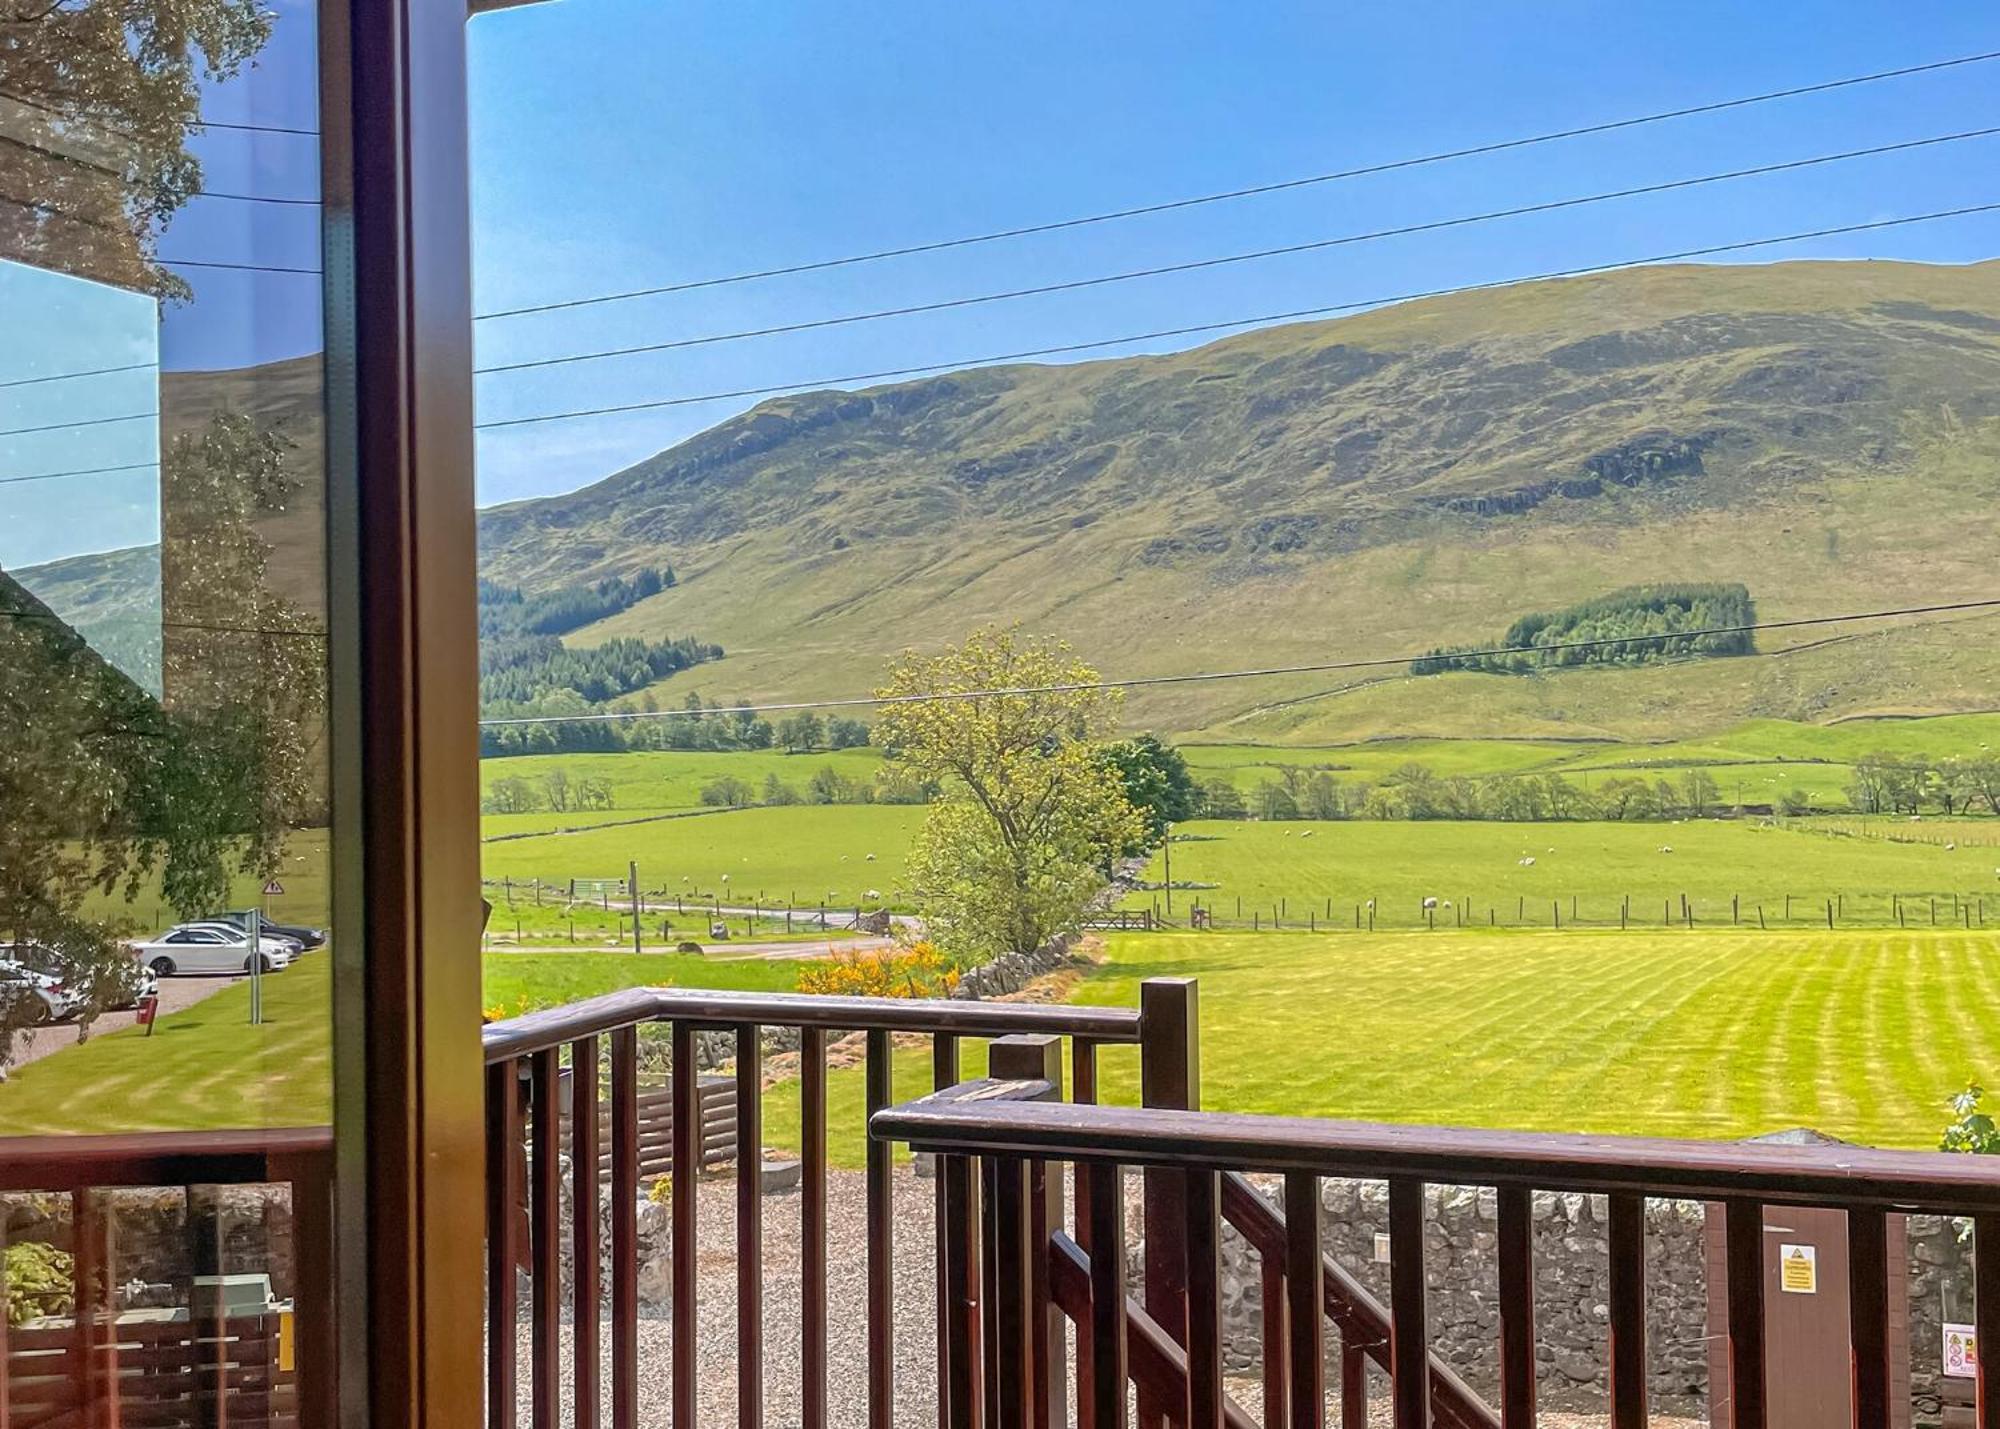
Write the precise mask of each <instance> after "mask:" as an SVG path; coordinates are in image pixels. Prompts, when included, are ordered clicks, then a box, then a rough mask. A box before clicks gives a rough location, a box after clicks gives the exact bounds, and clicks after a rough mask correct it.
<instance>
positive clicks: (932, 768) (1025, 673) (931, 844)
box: [876, 628, 1143, 961]
mask: <svg viewBox="0 0 2000 1429" xmlns="http://www.w3.org/2000/svg"><path fill="white" fill-rule="evenodd" d="M1096 680H1097V672H1096V671H1095V670H1093V669H1091V668H1090V667H1089V666H1088V665H1086V664H1084V663H1083V662H1082V661H1080V660H1078V659H1076V658H1075V656H1074V655H1073V654H1072V653H1071V652H1070V649H1069V647H1068V646H1067V645H1064V644H1062V643H1061V642H1058V641H1052V640H1043V639H1036V638H1033V637H1024V636H1022V635H1020V634H1018V633H1017V632H1015V631H1013V630H1003V629H997V628H987V629H983V630H978V631H975V632H973V633H972V634H971V635H969V636H968V637H967V638H966V640H965V641H964V643H963V644H961V645H958V646H955V647H953V648H951V649H948V650H946V651H945V652H944V653H943V654H941V655H936V656H928V657H926V656H921V655H917V654H914V653H911V654H906V655H904V656H902V657H900V658H899V659H897V660H896V661H895V662H893V663H892V665H891V666H890V670H889V676H888V679H887V680H886V681H885V682H884V683H883V685H882V687H881V688H880V689H879V690H878V691H877V692H876V693H877V694H878V695H880V696H882V697H884V698H888V699H906V698H908V697H911V696H917V697H922V696H953V695H959V694H963V693H965V692H969V691H973V690H991V689H1008V690H1017V689H1018V690H1025V691H1028V693H1022V694H1006V695H989V696H985V697H983V698H979V699H964V698H929V699H926V698H917V699H915V700H913V701H911V702H910V703H901V704H892V705H889V706H887V707H886V708H885V710H884V713H883V715H882V717H881V720H880V723H879V724H878V725H877V727H876V736H877V738H878V741H879V742H880V743H881V744H882V745H883V746H884V747H885V748H890V749H894V750H895V751H896V756H895V757H896V762H897V763H898V764H899V765H901V766H902V767H903V768H905V769H907V770H908V771H909V772H910V774H911V775H912V776H914V777H915V778H918V779H922V780H932V781H935V782H937V783H938V784H939V785H940V786H941V788H942V790H943V793H942V795H941V797H940V798H939V799H938V800H937V801H936V802H934V803H933V804H931V806H930V809H929V812H928V813H927V814H926V816H925V819H924V824H923V827H922V829H921V830H920V831H919V833H918V835H917V839H916V843H915V846H914V847H913V849H912V850H911V854H910V861H909V877H910V883H911V889H912V892H913V894H914V895H915V901H916V903H917V906H918V909H919V910H920V911H921V913H922V914H923V917H924V922H925V926H926V927H927V928H928V929H929V930H930V933H931V936H932V937H933V938H934V939H936V940H937V942H938V943H939V945H940V946H941V947H943V948H944V949H945V950H946V951H947V952H948V953H950V954H952V955H953V956H956V957H959V958H961V959H964V960H967V961H973V960H980V959H984V958H988V957H992V956H994V955H996V954H999V953H1004V952H1011V951H1025V950H1029V949H1033V948H1036V947H1039V946H1041V945H1042V944H1043V943H1045V942H1046V941H1048V939H1049V938H1050V937H1051V936H1053V935H1054V934H1056V933H1058V932H1061V931H1064V930H1066V929H1070V928H1074V927H1075V926H1076V925H1077V924H1078V923H1079V922H1080V921H1081V920H1082V917H1083V915H1084V912H1085V910H1086V909H1087V908H1088V907H1089V906H1090V904H1091V902H1092V901H1093V900H1094V899H1095V898H1096V897H1097V896H1098V894H1099V893H1100V892H1101V891H1102V890H1103V889H1104V887H1105V884H1106V881H1107V864H1108V861H1109V854H1110V851H1112V850H1115V849H1120V848H1124V847H1126V846H1127V845H1129V844H1131V843H1132V842H1133V841H1135V840H1136V839H1138V838H1139V837H1140V836H1141V830H1142V827H1143V826H1142V824H1141V823H1140V816H1139V814H1138V813H1137V811H1135V810H1134V809H1133V808H1132V806H1131V804H1130V803H1128V802H1127V801H1126V798H1125V794H1124V791H1123V789H1122V788H1121V787H1120V784H1119V781H1118V780H1117V779H1116V778H1115V777H1113V776H1112V775H1111V774H1110V772H1109V771H1107V769H1106V768H1105V765H1104V762H1103V761H1102V759H1100V758H1099V757H1098V754H1097V751H1096V748H1095V747H1094V746H1095V745H1096V744H1097V742H1098V741H1100V740H1101V739H1103V738H1104V736H1105V735H1106V734H1107V733H1108V732H1109V730H1110V728H1111V725H1112V721H1113V717H1114V713H1115V710H1116V708H1117V698H1118V697H1117V693H1116V692H1115V691H1107V690H1101V689H1079V688H1076V686H1079V685H1091V684H1094V683H1095V682H1096Z"/></svg>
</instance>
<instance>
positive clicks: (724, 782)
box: [701, 774, 757, 809]
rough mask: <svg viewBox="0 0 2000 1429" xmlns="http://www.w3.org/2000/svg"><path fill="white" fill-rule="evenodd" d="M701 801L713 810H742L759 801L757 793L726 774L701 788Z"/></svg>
mask: <svg viewBox="0 0 2000 1429" xmlns="http://www.w3.org/2000/svg"><path fill="white" fill-rule="evenodd" d="M701 801H702V803H704V804H706V805H708V806H709V807H711V808H721V809H742V808H747V807H749V806H750V805H751V804H754V803H755V802H756V801H757V793H756V791H755V790H754V789H752V788H751V787H750V786H749V785H748V784H746V783H744V782H743V781H742V780H741V779H738V778H737V777H736V776H735V775H734V774H725V775H723V776H722V777H721V778H720V779H713V780H710V781H709V782H708V783H706V784H704V785H702V786H701Z"/></svg>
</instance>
